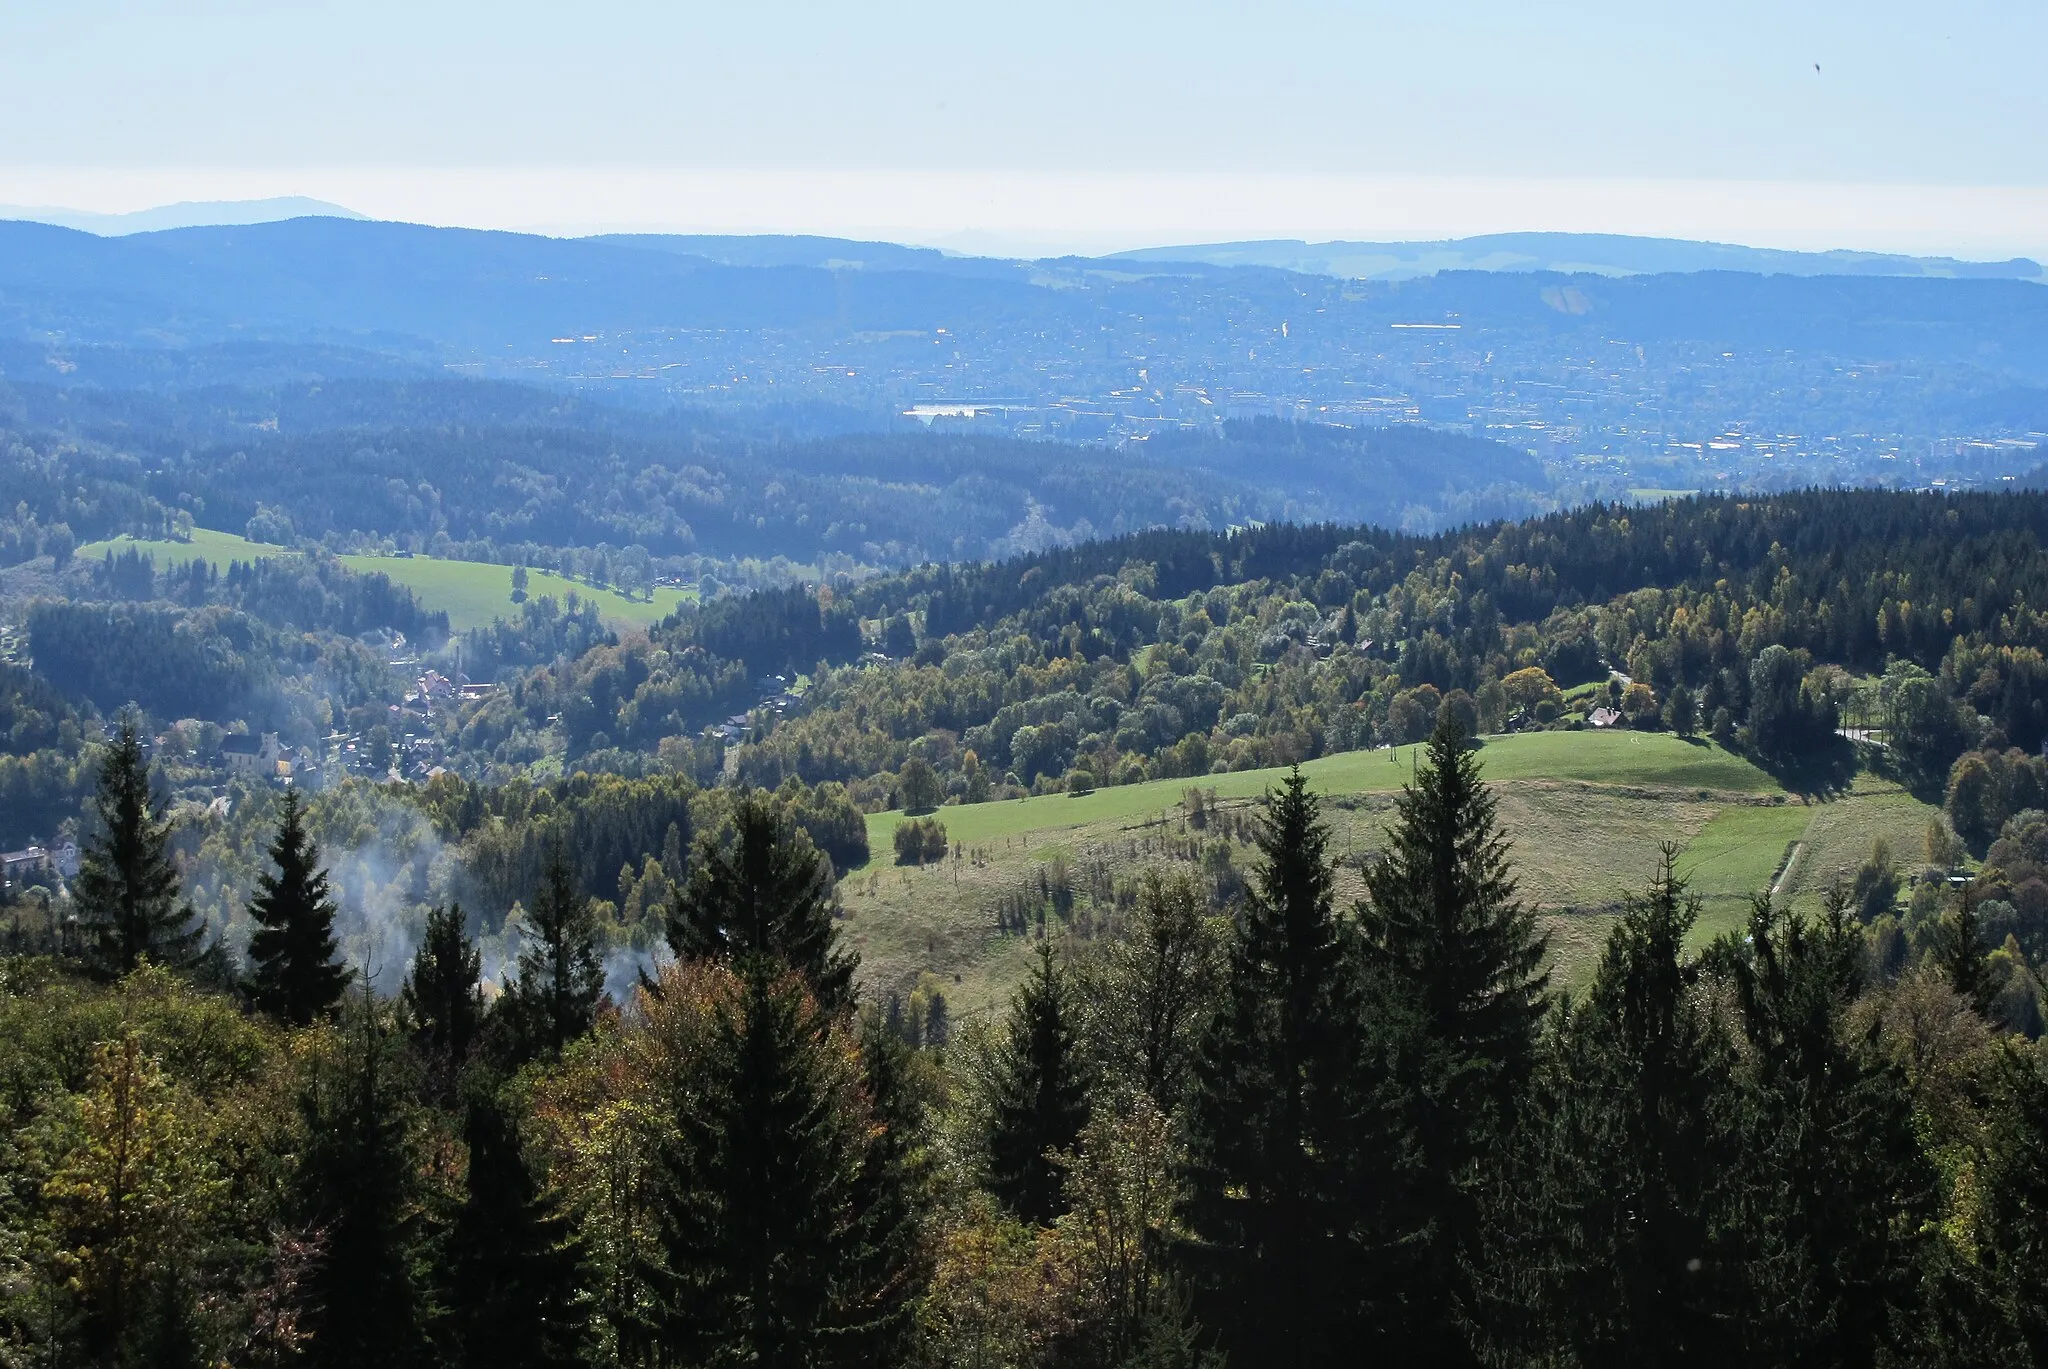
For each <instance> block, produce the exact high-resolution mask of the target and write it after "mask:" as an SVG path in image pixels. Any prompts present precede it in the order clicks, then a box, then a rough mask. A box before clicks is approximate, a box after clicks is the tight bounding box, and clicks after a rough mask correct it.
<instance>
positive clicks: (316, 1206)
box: [298, 989, 425, 1369]
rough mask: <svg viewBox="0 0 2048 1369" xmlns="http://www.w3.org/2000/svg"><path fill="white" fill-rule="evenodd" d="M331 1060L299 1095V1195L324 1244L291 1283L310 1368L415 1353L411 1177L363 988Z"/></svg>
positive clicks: (384, 1048) (391, 1080)
mask: <svg viewBox="0 0 2048 1369" xmlns="http://www.w3.org/2000/svg"><path fill="white" fill-rule="evenodd" d="M350 1015H351V1017H352V1018H353V1021H352V1022H351V1023H350V1024H349V1027H348V1031H347V1033H346V1035H345V1037H344V1039H343V1043H342V1047H341V1051H342V1056H341V1058H340V1059H339V1060H337V1061H336V1062H334V1064H333V1065H332V1066H330V1067H328V1068H324V1069H321V1070H319V1071H317V1072H316V1073H315V1075H314V1077H313V1079H312V1080H311V1081H310V1084H309V1087H308V1089H307V1091H306V1092H305V1094H304V1095H303V1096H302V1098H301V1101H300V1109H301V1112H302V1113H303V1115H304V1120H305V1127H306V1134H307V1137H308V1142H309V1144H308V1146H307V1150H306V1153H305V1155H304V1157H303V1158H302V1159H301V1161H300V1165H299V1173H298V1203H299V1209H300V1217H301V1219H302V1220H303V1221H304V1223H305V1225H306V1226H307V1227H308V1228H309V1229H313V1230H317V1231H319V1232H321V1233H322V1236H323V1242H324V1250H323V1253H322V1255H321V1257H320V1259H319V1260H318V1262H317V1263H316V1264H315V1265H314V1266H313V1268H312V1270H311V1271H310V1272H309V1274H308V1276H307V1278H306V1279H305V1281H304V1283H303V1284H302V1286H301V1289H300V1292H301V1296H302V1298H303V1301H304V1310H303V1317H302V1320H303V1323H304V1325H305V1329H306V1331H307V1333H308V1336H309V1340H310V1348H309V1350H308V1354H307V1359H308V1362H309V1363H310V1364H311V1365H312V1366H313V1369H362V1366H365V1365H379V1366H396V1367H397V1369H403V1367H404V1366H408V1365H414V1364H418V1363H420V1362H421V1361H422V1359H423V1355H424V1350H425V1341H424V1338H423V1327H422V1321H423V1318H422V1308H421V1298H420V1280H419V1268H418V1266H419V1256H420V1224H419V1200H418V1196H419V1195H418V1192H417V1181H416V1178H415V1169H414V1165H413V1159H412V1156H411V1155H410V1154H409V1153H408V1143H409V1133H410V1116H409V1113H408V1104H407V1100H406V1098H405V1094H404V1090H403V1089H402V1087H401V1086H400V1081H399V1080H398V1079H397V1078H396V1077H395V1062H394V1060H393V1059H392V1053H391V1043H390V1038H389V1033H388V1032H387V1030H386V1029H385V1026H384V1024H383V1022H382V1021H381V1020H380V1019H379V1009H378V1006H377V1004H376V1003H375V1002H374V1001H372V1000H371V999H370V996H369V994H368V992H367V989H366V990H365V992H364V994H363V995H362V998H361V1000H360V1003H359V1005H358V1006H356V1007H354V1008H352V1009H351V1013H350Z"/></svg>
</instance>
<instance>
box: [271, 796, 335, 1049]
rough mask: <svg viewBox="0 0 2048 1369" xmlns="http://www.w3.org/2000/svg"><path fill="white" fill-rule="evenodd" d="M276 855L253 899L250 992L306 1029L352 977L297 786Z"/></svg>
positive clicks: (287, 801) (276, 843) (286, 1019)
mask: <svg viewBox="0 0 2048 1369" xmlns="http://www.w3.org/2000/svg"><path fill="white" fill-rule="evenodd" d="M270 860H271V863H272V864H274V865H275V866H276V867H277V873H276V874H275V875H272V874H262V875H259V876H257V881H256V882H257V889H258V892H257V894H256V897H255V898H253V899H251V900H250V901H249V914H250V916H252V917H253V918H255V919H256V924H257V929H258V930H257V932H256V934H255V935H254V936H252V937H250V938H249V963H250V966H251V974H250V977H249V996H250V998H251V1000H252V1001H254V1003H255V1004H256V1006H257V1008H258V1009H260V1010H261V1011H263V1012H267V1013H269V1014H270V1015H271V1016H273V1017H276V1018H277V1019H279V1020H280V1021H283V1022H288V1023H290V1024H291V1025H292V1026H295V1027H304V1026H307V1025H310V1024H311V1023H312V1022H314V1021H315V1020H317V1019H319V1018H322V1017H326V1016H328V1015H329V1014H330V1013H332V1012H333V1011H334V1008H335V1005H336V1004H338V1003H339V1002H341V996H342V994H343V992H345V991H346V990H347V988H348V983H349V980H350V978H351V977H352V975H351V973H350V971H349V970H348V969H347V967H345V966H343V965H342V964H341V963H340V962H339V961H337V960H336V958H335V956H336V953H337V952H338V951H339V949H340V945H339V943H338V942H337V941H336V940H335V938H334V913H335V908H334V900H333V898H332V897H330V896H329V891H328V885H327V872H326V871H325V870H323V869H321V868H320V852H319V848H318V847H316V846H315V845H314V844H313V838H312V836H311V834H309V833H308V832H307V831H306V822H305V813H304V810H303V809H302V808H301V807H300V805H299V791H298V790H296V789H288V790H286V791H285V796H284V813H283V816H282V817H281V818H280V819H279V820H278V824H277V836H276V838H275V839H274V840H273V841H272V842H271V843H270Z"/></svg>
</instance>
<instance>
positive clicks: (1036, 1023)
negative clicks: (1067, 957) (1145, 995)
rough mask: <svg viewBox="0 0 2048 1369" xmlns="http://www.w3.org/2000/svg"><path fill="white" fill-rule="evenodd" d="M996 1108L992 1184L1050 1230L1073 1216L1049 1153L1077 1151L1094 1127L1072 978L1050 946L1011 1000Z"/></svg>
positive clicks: (1020, 1210)
mask: <svg viewBox="0 0 2048 1369" xmlns="http://www.w3.org/2000/svg"><path fill="white" fill-rule="evenodd" d="M992 1102H993V1105H994V1106H993V1108H992V1114H993V1115H992V1116H991V1118H990V1128H989V1140H988V1151H989V1156H988V1161H989V1185H990V1187H991V1188H992V1189H993V1190H994V1191H995V1195H996V1197H998V1198H1000V1199H1001V1200H1002V1202H1003V1204H1004V1206H1006V1207H1008V1208H1009V1209H1010V1210H1011V1211H1012V1212H1014V1213H1016V1214H1017V1215H1018V1216H1019V1217H1022V1218H1023V1219H1024V1220H1025V1221H1027V1222H1036V1223H1038V1224H1039V1225H1041V1226H1043V1225H1046V1224H1048V1223H1050V1222H1051V1221H1052V1220H1053V1219H1054V1218H1055V1217H1057V1216H1059V1215H1060V1213H1062V1212H1064V1211H1066V1202H1065V1200H1064V1199H1063V1198H1062V1197H1061V1195H1060V1174H1059V1170H1058V1168H1057V1167H1056V1165H1055V1164H1054V1162H1053V1161H1052V1160H1051V1159H1049V1158H1048V1152H1051V1151H1065V1150H1071V1149H1072V1148H1073V1145H1074V1142H1075V1140H1076V1139H1077V1138H1078V1137H1079V1136H1080V1134H1081V1128H1082V1127H1083V1126H1085V1125H1087V1122H1088V1091H1087V1089H1086V1088H1085V1087H1084V1085H1083V1081H1082V1078H1081V1057H1080V1052H1079V1050H1078V1049H1077V1048H1076V1046H1075V1043H1074V1016H1073V1005H1072V1004H1071V1003H1070V1002H1069V1001H1068V995H1067V987H1066V977H1065V976H1064V975H1063V974H1061V973H1060V970H1059V967H1058V966H1057V965H1055V964H1054V963H1053V955H1052V947H1050V946H1048V945H1045V944H1043V943H1041V944H1040V945H1039V948H1038V968H1037V969H1036V970H1035V971H1034V972H1033V973H1032V975H1031V977H1030V978H1029V979H1027V980H1025V981H1024V984H1023V986H1022V987H1020V988H1019V989H1018V990H1017V993H1016V996H1015V997H1013V998H1012V999H1011V1000H1010V1019H1009V1031H1008V1040H1007V1042H1006V1043H1005V1046H1004V1049H1003V1053H1002V1058H1001V1061H1000V1064H999V1066H998V1070H997V1075H996V1094H995V1097H994V1099H993V1100H992Z"/></svg>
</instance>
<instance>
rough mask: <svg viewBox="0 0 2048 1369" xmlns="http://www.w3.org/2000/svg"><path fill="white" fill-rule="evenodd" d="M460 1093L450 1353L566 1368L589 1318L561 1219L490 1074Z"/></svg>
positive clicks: (518, 1367) (482, 1365)
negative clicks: (461, 1153) (462, 1160)
mask: <svg viewBox="0 0 2048 1369" xmlns="http://www.w3.org/2000/svg"><path fill="white" fill-rule="evenodd" d="M468 1092H469V1096H468V1097H467V1098H466V1099H465V1100H464V1104H465V1105H464V1109H463V1124H462V1131H463V1140H464V1141H465V1142H466V1144H467V1147H468V1150H469V1169H468V1173H467V1175H466V1177H465V1179H464V1181H463V1199H462V1206H461V1207H460V1208H459V1209H457V1211H456V1213H455V1219H454V1221H453V1222H452V1223H451V1224H450V1228H449V1231H448V1238H447V1243H446V1245H445V1247H444V1249H443V1251H442V1257H441V1260H440V1262H439V1263H440V1265H441V1267H442V1268H443V1269H444V1270H445V1278H446V1288H445V1305H446V1307H447V1316H446V1321H447V1334H448V1338H449V1340H450V1341H451V1342H452V1344H451V1345H450V1346H449V1347H448V1348H449V1351H450V1352H451V1353H450V1354H449V1355H448V1356H447V1358H448V1360H449V1361H450V1362H451V1363H452V1364H454V1365H455V1366H457V1367H458V1369H569V1366H572V1365H576V1364H579V1363H581V1357H580V1356H581V1350H582V1348H583V1340H584V1332H585V1329H586V1326H587V1318H586V1317H585V1315H584V1313H583V1310H582V1302H581V1298H580V1296H579V1291H580V1290H579V1287H578V1265H579V1256H578V1251H577V1247H576V1244H575V1241H574V1239H573V1236H572V1233H571V1231H570V1229H569V1223H568V1221H567V1219H566V1218H565V1217H564V1216H563V1215H562V1214H561V1213H560V1212H559V1211H557V1210H556V1207H555V1205H554V1204H553V1203H552V1202H551V1201H549V1200H548V1199H547V1198H546V1197H545V1196H544V1195H542V1193H541V1192H540V1188H539V1185H538V1184H536V1183H535V1182H534V1178H533V1175H532V1173H531V1172H530V1171H529V1170H528V1169H527V1166H526V1160H525V1157H524V1155H523V1154H522V1153H521V1147H520V1140H519V1127H518V1125H517V1122H516V1120H515V1118H514V1117H513V1116H512V1115H511V1114H510V1112H509V1110H508V1109H507V1107H506V1104H505V1102H504V1100H503V1099H502V1098H500V1097H499V1096H498V1095H497V1093H496V1091H495V1089H494V1087H493V1086H492V1083H491V1081H488V1080H485V1079H478V1080H476V1081H475V1082H474V1083H473V1084H471V1085H470V1086H469V1089H468Z"/></svg>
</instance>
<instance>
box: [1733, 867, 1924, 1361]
mask: <svg viewBox="0 0 2048 1369" xmlns="http://www.w3.org/2000/svg"><path fill="white" fill-rule="evenodd" d="M1847 904H1848V898H1847V895H1846V893H1843V892H1841V891H1837V892H1836V893H1834V894H1831V895H1830V897H1829V899H1828V902H1827V905H1826V908H1825V911H1824V912H1823V913H1822V915H1821V916H1820V917H1818V918H1817V919H1811V920H1809V919H1808V918H1806V917H1803V916H1802V915H1801V914H1799V913H1797V912H1791V913H1782V912H1780V911H1778V910H1777V909H1775V908H1773V907H1772V906H1771V902H1770V899H1769V898H1768V897H1763V896H1759V897H1758V898H1757V900H1756V901H1755V904H1754V906H1753V908H1752V911H1751V914H1750V925H1749V937H1748V940H1747V942H1746V943H1744V944H1743V946H1742V948H1741V952H1740V953H1738V954H1737V955H1736V956H1735V957H1734V959H1733V964H1732V973H1733V978H1734V988H1735V993H1736V1000H1737V1005H1738V1009H1739V1012H1740V1016H1741V1022H1742V1029H1743V1033H1744V1036H1745V1038H1746V1040H1747V1043H1748V1047H1749V1049H1748V1051H1747V1052H1746V1054H1745V1069H1744V1071H1743V1073H1742V1074H1741V1075H1740V1076H1739V1078H1740V1082H1741V1090H1742V1096H1741V1104H1742V1109H1741V1117H1740V1125H1741V1138H1742V1161H1741V1164H1740V1165H1739V1166H1738V1167H1736V1170H1735V1173H1734V1175H1733V1177H1734V1178H1735V1179H1736V1180H1737V1181H1738V1185H1739V1186H1738V1188H1737V1190H1736V1194H1735V1199H1736V1201H1737V1202H1738V1204H1739V1207H1738V1208H1737V1213H1738V1225H1739V1230H1740V1232H1741V1234H1742V1236H1743V1239H1744V1242H1745V1246H1746V1248H1745V1249H1744V1251H1743V1252H1742V1258H1741V1260H1740V1264H1739V1267H1740V1268H1741V1270H1742V1271H1743V1273H1744V1275H1745V1280H1746V1287H1745V1289H1744V1290H1743V1291H1744V1298H1745V1301H1744V1306H1743V1312H1742V1315H1741V1316H1740V1317H1738V1318H1736V1319H1735V1325H1736V1326H1737V1327H1738V1328H1739V1330H1740V1332H1741V1336H1742V1341H1743V1344H1742V1346H1741V1348H1740V1354H1739V1355H1738V1356H1737V1357H1736V1358H1739V1359H1741V1360H1742V1361H1743V1362H1747V1363H1759V1364H1844V1365H1850V1364H1864V1365H1867V1364H1871V1363H1874V1362H1876V1361H1877V1360H1878V1358H1879V1357H1880V1355H1881V1354H1882V1352H1883V1351H1884V1350H1885V1349H1886V1348H1888V1347H1890V1346H1891V1344H1892V1339H1893V1336H1894V1335H1895V1334H1896V1332H1897V1331H1898V1329H1899V1327H1900V1326H1901V1324H1902V1322H1903V1317H1902V1316H1901V1313H1902V1312H1903V1311H1904V1310H1906V1309H1907V1308H1908V1307H1909V1306H1910V1305H1911V1303H1912V1301H1913V1299H1914V1297H1915V1294H1916V1291H1917V1287H1918V1284H1919V1273H1920V1268H1921V1261H1922V1259H1923V1251H1924V1246H1925V1243H1926V1241H1927V1240H1928V1237H1929V1234H1930V1232H1931V1227H1930V1224H1929V1219H1930V1217H1931V1216H1932V1214H1933V1211H1934V1191H1933V1190H1934V1175H1933V1171H1932V1168H1931V1166H1930V1164H1929V1161H1928V1158H1927V1156H1926V1154H1925V1153H1924V1151H1923V1149H1922V1147H1921V1143H1920V1138H1919V1136H1918V1135H1917V1134H1916V1132H1915V1129H1914V1124H1913V1109H1912V1102H1911V1098H1910V1093H1909V1090H1908V1088H1907V1085H1906V1081H1905V1078H1904V1076H1903V1074H1902V1073H1901V1071H1900V1070H1899V1068H1898V1067H1897V1066H1896V1065H1893V1064H1892V1063H1890V1062H1889V1061H1888V1060H1886V1059H1885V1058H1884V1057H1883V1056H1882V1055H1881V1053H1880V1049H1879V1046H1878V1044H1877V1042H1876V1041H1875V1040H1874V1039H1873V1038H1872V1037H1871V1036H1869V1035H1868V1034H1865V1033H1855V1032H1851V1031H1850V1030H1848V1027H1847V1021H1846V1019H1847V1016H1848V1010H1849V1005H1850V1004H1851V1003H1852V1002H1853V1001H1854V1000H1855V998H1856V997H1857V995H1858V994H1859V993H1860V992H1861V990H1862V987H1863V980H1862V966H1863V938H1862V934H1861V929H1860V928H1859V927H1857V926H1856V925H1855V923H1854V921H1853V919H1852V918H1850V917H1849V916H1848V912H1847Z"/></svg>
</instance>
